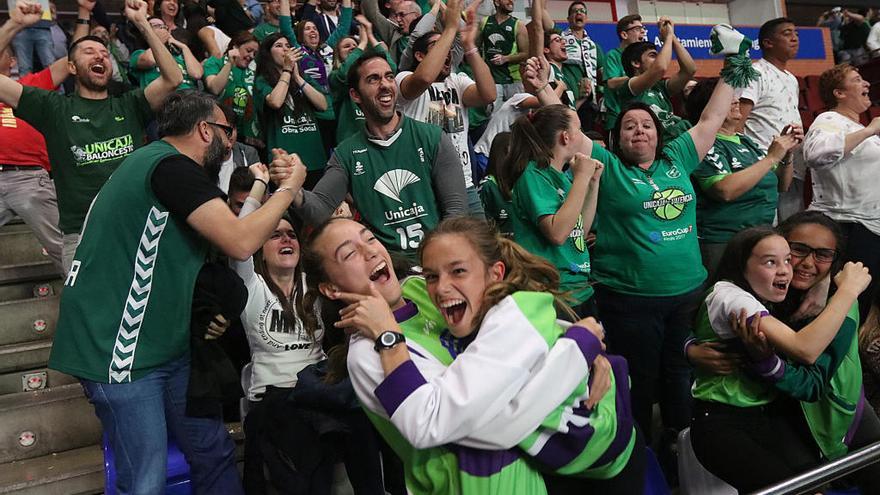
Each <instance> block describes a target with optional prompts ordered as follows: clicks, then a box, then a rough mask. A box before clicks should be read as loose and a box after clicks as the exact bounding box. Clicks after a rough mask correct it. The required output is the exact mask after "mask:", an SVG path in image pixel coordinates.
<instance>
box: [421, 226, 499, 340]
mask: <svg viewBox="0 0 880 495" xmlns="http://www.w3.org/2000/svg"><path fill="white" fill-rule="evenodd" d="M422 269H423V272H424V274H425V281H426V282H427V288H428V295H429V296H430V297H431V301H432V302H433V303H434V305H435V306H437V308H439V309H440V313H441V314H442V315H443V318H444V319H445V320H446V325H447V327H448V328H449V331H450V332H451V333H452V335H454V336H456V337H459V338H461V337H466V336H468V335H470V334H471V333H473V332H474V330H476V328H474V323H475V320H474V318H475V317H476V316H477V315H478V314H480V311H481V309H482V305H483V294H484V293H485V292H486V288H487V287H489V285H491V284H493V283H495V282H498V281H500V280H501V279H502V278H504V264H503V263H501V262H500V261H499V262H495V263H494V264H492V265H491V266H486V263H485V262H484V261H483V259H482V258H481V257H480V255H479V253H478V252H477V250H476V249H475V248H474V245H473V244H472V243H471V242H470V240H469V239H468V238H467V237H466V236H464V235H461V234H441V235H438V236H436V237H434V238H432V239H431V241H430V242H429V243H428V244H427V245H426V246H425V248H424V250H423V251H422Z"/></svg>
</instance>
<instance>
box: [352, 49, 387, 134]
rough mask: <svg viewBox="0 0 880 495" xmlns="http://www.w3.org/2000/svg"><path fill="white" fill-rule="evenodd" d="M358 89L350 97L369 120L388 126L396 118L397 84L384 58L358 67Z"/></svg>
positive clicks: (374, 59) (371, 60)
mask: <svg viewBox="0 0 880 495" xmlns="http://www.w3.org/2000/svg"><path fill="white" fill-rule="evenodd" d="M358 76H359V77H358V85H357V86H358V87H357V90H355V89H354V88H352V89H351V90H350V93H349V94H350V95H351V98H352V100H354V102H355V103H357V104H358V105H360V107H361V110H363V112H364V116H365V117H366V118H367V120H370V121H373V122H378V123H382V124H387V123H388V122H390V121H391V119H392V118H394V106H395V104H396V103H397V83H396V82H395V81H394V71H392V70H391V66H390V65H388V61H386V60H385V58H384V57H374V58H371V59H370V60H367V61H366V62H364V63H363V64H362V65H360V66H359V67H358Z"/></svg>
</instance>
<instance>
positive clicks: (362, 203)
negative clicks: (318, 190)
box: [335, 115, 441, 256]
mask: <svg viewBox="0 0 880 495" xmlns="http://www.w3.org/2000/svg"><path fill="white" fill-rule="evenodd" d="M401 119H402V122H401V125H400V128H399V129H398V130H397V131H396V132H395V133H394V134H393V135H392V136H391V137H390V138H388V139H387V140H384V141H380V140H374V139H370V138H368V137H367V134H366V133H365V132H359V133H357V134H355V135H353V136H351V137H350V138H348V139H346V140H345V141H343V142H341V143H339V146H337V147H336V151H335V155H336V159H337V160H338V161H339V164H340V165H341V166H342V167H343V168H344V169H345V171H346V172H347V173H348V174H347V175H348V180H349V189H350V191H351V195H352V197H353V198H354V202H355V205H356V206H357V209H358V211H360V213H361V215H362V216H363V219H364V221H365V222H366V223H367V224H369V226H370V230H372V231H373V233H374V234H376V237H377V238H378V239H379V240H380V241H381V242H382V244H384V245H385V246H386V247H387V248H388V249H389V250H391V251H397V252H401V253H403V254H406V255H408V256H415V254H416V250H417V249H418V247H419V244H421V242H422V238H423V237H424V236H425V232H428V231H430V230H431V229H433V228H434V227H436V226H437V224H438V223H440V212H439V209H438V207H437V200H436V198H435V196H434V188H433V187H432V186H431V185H432V183H433V180H432V179H431V169H432V167H433V163H434V158H435V156H436V155H437V148H438V146H439V144H440V133H441V130H440V128H439V127H437V126H435V125H431V124H425V123H422V122H417V121H415V120H413V119H411V118H409V117H406V116H403V115H402V116H401Z"/></svg>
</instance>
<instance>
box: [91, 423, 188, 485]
mask: <svg viewBox="0 0 880 495" xmlns="http://www.w3.org/2000/svg"><path fill="white" fill-rule="evenodd" d="M101 449H102V450H103V451H104V493H105V494H106V495H116V465H115V464H114V463H113V461H114V456H113V449H111V448H110V442H109V441H108V440H107V435H103V436H102V437H101ZM166 469H167V471H166V473H167V474H166V476H167V477H166V479H165V493H166V495H190V494H191V493H192V482H191V481H190V476H189V463H188V462H186V458H185V457H184V455H183V452H181V451H180V449H179V448H178V447H177V442H176V441H175V440H174V439H173V438H171V437H170V436H169V437H168V464H167V468H166Z"/></svg>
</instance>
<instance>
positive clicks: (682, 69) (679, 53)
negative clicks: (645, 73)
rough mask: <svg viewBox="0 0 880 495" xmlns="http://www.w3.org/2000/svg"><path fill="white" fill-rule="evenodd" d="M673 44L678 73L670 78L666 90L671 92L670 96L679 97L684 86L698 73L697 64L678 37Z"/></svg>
mask: <svg viewBox="0 0 880 495" xmlns="http://www.w3.org/2000/svg"><path fill="white" fill-rule="evenodd" d="M672 43H673V44H672V50H673V51H674V52H675V57H676V58H677V59H678V72H676V73H675V75H674V76H672V77H671V78H669V81H668V82H667V83H666V89H667V90H669V93H670V94H674V95H677V94H681V92H682V90H683V89H684V86H685V85H686V84H687V83H688V81H690V80H691V78H692V77H694V74H696V73H697V64H696V63H695V62H694V59H693V57H691V54H690V52H688V51H687V49H686V48H685V47H684V46H682V44H681V41H679V39H678V37H677V36H676V37H675V38H673V41H672Z"/></svg>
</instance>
